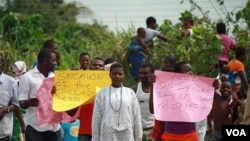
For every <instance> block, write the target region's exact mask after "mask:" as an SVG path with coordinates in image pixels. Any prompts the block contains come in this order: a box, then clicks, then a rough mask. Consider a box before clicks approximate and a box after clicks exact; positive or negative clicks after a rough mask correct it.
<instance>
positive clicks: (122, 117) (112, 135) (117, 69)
mask: <svg viewBox="0 0 250 141" xmlns="http://www.w3.org/2000/svg"><path fill="white" fill-rule="evenodd" d="M109 76H110V78H111V81H112V83H111V85H110V86H107V87H105V88H103V89H101V90H100V91H99V93H98V94H97V96H96V99H95V104H94V112H93V117H92V133H93V134H92V141H141V140H142V124H141V112H140V107H139V103H138V100H137V98H136V95H135V93H134V91H133V90H132V89H130V88H128V87H125V86H123V80H124V68H123V66H122V65H121V64H119V63H115V64H112V65H111V67H110V74H109Z"/></svg>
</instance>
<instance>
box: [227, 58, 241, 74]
mask: <svg viewBox="0 0 250 141" xmlns="http://www.w3.org/2000/svg"><path fill="white" fill-rule="evenodd" d="M227 66H228V67H229V70H230V71H236V72H240V71H245V69H244V64H243V63H242V62H241V61H239V60H237V59H233V60H231V61H229V62H228V64H227Z"/></svg>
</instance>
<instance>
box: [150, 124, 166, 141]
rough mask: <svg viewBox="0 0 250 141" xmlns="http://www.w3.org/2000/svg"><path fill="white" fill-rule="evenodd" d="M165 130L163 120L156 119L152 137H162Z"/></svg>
mask: <svg viewBox="0 0 250 141" xmlns="http://www.w3.org/2000/svg"><path fill="white" fill-rule="evenodd" d="M163 132H164V129H162V127H161V122H160V121H159V120H157V119H155V124H154V127H153V132H152V136H151V137H152V138H154V139H162V138H161V136H162V134H163Z"/></svg>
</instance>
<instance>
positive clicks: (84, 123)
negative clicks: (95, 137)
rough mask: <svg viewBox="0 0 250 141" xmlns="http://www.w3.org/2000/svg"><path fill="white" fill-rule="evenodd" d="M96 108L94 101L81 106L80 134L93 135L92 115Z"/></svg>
mask: <svg viewBox="0 0 250 141" xmlns="http://www.w3.org/2000/svg"><path fill="white" fill-rule="evenodd" d="M93 110H94V102H92V103H89V104H86V105H83V106H81V111H80V127H79V133H78V134H81V135H82V134H87V135H92V131H91V130H92V128H91V123H92V115H93Z"/></svg>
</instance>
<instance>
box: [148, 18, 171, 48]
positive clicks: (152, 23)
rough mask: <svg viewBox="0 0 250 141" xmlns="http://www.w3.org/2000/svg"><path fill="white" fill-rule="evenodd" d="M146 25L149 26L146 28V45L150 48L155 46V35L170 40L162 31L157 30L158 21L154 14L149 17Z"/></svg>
mask: <svg viewBox="0 0 250 141" xmlns="http://www.w3.org/2000/svg"><path fill="white" fill-rule="evenodd" d="M146 26H147V28H146V29H145V30H146V36H145V39H144V41H145V44H146V46H148V47H150V48H152V47H154V39H155V37H157V38H159V39H161V40H163V41H169V39H168V38H167V37H166V36H165V35H163V34H161V32H160V31H158V30H156V28H157V21H156V18H155V17H153V16H150V17H147V19H146Z"/></svg>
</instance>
